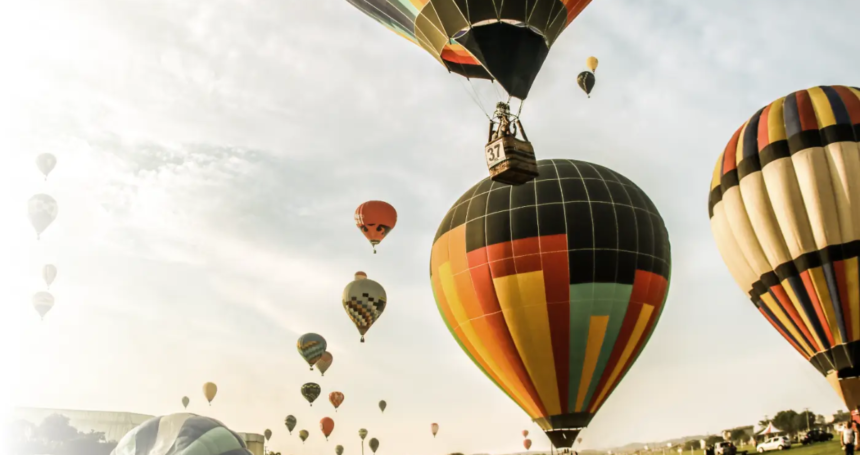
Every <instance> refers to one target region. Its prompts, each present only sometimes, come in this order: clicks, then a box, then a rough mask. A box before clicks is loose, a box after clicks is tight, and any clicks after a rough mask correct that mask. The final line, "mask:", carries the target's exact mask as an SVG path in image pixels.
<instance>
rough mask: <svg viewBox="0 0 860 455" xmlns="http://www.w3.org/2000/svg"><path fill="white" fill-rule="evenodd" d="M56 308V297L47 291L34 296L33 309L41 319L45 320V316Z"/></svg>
mask: <svg viewBox="0 0 860 455" xmlns="http://www.w3.org/2000/svg"><path fill="white" fill-rule="evenodd" d="M53 307H54V296H53V295H51V294H50V293H48V292H45V291H39V292H37V293H35V294H33V308H35V309H36V312H37V313H39V317H41V318H42V319H43V320H44V319H45V315H46V314H48V312H49V311H51V308H53Z"/></svg>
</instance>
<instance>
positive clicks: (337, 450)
mask: <svg viewBox="0 0 860 455" xmlns="http://www.w3.org/2000/svg"><path fill="white" fill-rule="evenodd" d="M334 453H335V455H343V446H342V445H337V446H335V448H334Z"/></svg>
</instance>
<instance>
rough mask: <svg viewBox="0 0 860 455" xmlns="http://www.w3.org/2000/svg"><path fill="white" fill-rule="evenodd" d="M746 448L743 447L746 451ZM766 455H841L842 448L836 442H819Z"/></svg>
mask: <svg viewBox="0 0 860 455" xmlns="http://www.w3.org/2000/svg"><path fill="white" fill-rule="evenodd" d="M746 449H747V447H744V450H746ZM754 453H755V452H750V454H754ZM765 453H766V454H768V453H769V454H782V453H785V454H786V455H789V454H790V455H837V454H842V453H844V452H842V447H841V446H840V445H839V443H838V442H836V441H830V442H819V443H815V444H812V445H808V446H803V445H800V444H795V445H793V446H791V450H787V451H785V452H777V451H774V452H765Z"/></svg>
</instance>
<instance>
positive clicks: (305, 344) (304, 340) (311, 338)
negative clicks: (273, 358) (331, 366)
mask: <svg viewBox="0 0 860 455" xmlns="http://www.w3.org/2000/svg"><path fill="white" fill-rule="evenodd" d="M327 346H328V344H327V343H326V342H325V338H323V337H322V336H320V335H317V334H316V333H306V334H304V335H302V336H300V337H299V341H298V343H296V347H297V348H298V350H299V355H301V356H302V358H303V359H305V362H307V363H308V365H309V366H310V367H311V370H313V369H314V364H316V363H317V361H319V359H320V358H322V355H323V353H324V352H325V349H326V347H327Z"/></svg>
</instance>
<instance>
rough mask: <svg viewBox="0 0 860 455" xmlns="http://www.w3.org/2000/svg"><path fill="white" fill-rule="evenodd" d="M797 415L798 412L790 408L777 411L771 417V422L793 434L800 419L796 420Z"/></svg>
mask: <svg viewBox="0 0 860 455" xmlns="http://www.w3.org/2000/svg"><path fill="white" fill-rule="evenodd" d="M797 416H798V414H797V413H796V412H794V411H792V410H791V409H789V410H788V411H779V412H777V413H776V415H775V416H774V417H773V424H774V425H776V427H777V428H779V429H780V430H782V431H784V432H786V433H788V434H794V433H796V432H797V430H798V428H797V424H798V423H799V422H800V420H797Z"/></svg>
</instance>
